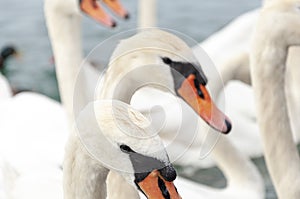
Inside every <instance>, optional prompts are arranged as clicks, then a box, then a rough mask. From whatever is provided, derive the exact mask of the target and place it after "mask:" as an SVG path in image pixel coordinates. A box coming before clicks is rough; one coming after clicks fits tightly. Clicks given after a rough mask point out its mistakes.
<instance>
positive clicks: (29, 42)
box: [0, 0, 261, 100]
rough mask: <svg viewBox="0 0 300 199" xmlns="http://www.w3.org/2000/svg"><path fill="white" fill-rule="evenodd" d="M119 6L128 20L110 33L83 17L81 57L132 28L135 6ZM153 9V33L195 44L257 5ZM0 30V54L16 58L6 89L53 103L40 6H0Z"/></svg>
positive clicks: (191, 1) (37, 2)
mask: <svg viewBox="0 0 300 199" xmlns="http://www.w3.org/2000/svg"><path fill="white" fill-rule="evenodd" d="M122 2H123V4H124V6H125V7H126V8H127V9H128V10H129V12H130V14H131V15H130V16H131V18H130V20H129V21H121V20H118V22H119V23H118V26H117V28H115V29H107V28H104V27H102V26H101V25H99V24H96V23H95V22H94V21H92V19H89V18H88V17H83V35H82V36H83V48H84V52H85V54H87V53H88V52H90V51H91V50H92V49H93V48H94V47H95V46H96V45H97V44H99V43H100V42H101V41H103V40H105V39H107V38H108V37H109V36H110V35H112V34H116V33H118V32H120V31H123V30H128V29H131V28H135V27H136V24H137V22H136V19H137V3H138V1H128V0H123V1H122ZM157 3H158V25H159V27H163V28H171V29H174V30H177V31H180V32H183V33H184V34H186V35H188V36H190V37H192V38H193V39H194V40H196V41H198V42H201V41H202V40H204V39H205V38H207V37H208V36H209V35H210V34H212V33H214V32H216V31H217V30H219V29H220V28H222V27H223V26H224V25H226V24H227V23H228V22H230V21H231V20H232V19H234V18H236V17H237V16H239V15H240V14H242V13H244V12H246V11H249V10H252V9H254V8H258V7H259V6H260V4H261V0H251V1H248V0H226V1H224V0H210V1H207V0H187V1H180V0H163V1H157ZM7 8H9V9H7ZM95 24H96V25H95ZM0 27H1V31H0V48H1V47H3V46H4V45H7V44H12V45H14V46H16V47H17V49H18V51H19V52H20V53H21V55H22V56H21V59H19V60H16V59H10V60H9V62H8V63H7V66H6V74H7V77H8V79H9V82H10V83H11V85H12V87H13V88H14V89H15V90H32V91H35V92H39V93H42V94H45V95H47V96H49V97H51V98H53V99H55V100H59V94H58V88H57V82H56V77H55V66H54V63H53V58H52V52H51V46H50V42H49V38H48V35H47V29H46V26H45V19H44V14H43V1H42V0H26V1H20V0H9V1H3V0H2V1H1V3H0Z"/></svg>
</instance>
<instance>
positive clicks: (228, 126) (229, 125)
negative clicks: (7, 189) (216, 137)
mask: <svg viewBox="0 0 300 199" xmlns="http://www.w3.org/2000/svg"><path fill="white" fill-rule="evenodd" d="M225 124H226V128H227V130H226V132H224V133H225V134H227V133H229V132H230V131H231V128H232V125H231V122H230V121H228V120H227V119H225Z"/></svg>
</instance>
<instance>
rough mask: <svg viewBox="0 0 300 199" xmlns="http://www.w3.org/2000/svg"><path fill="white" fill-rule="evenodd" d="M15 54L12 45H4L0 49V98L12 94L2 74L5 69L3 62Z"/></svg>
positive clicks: (15, 51) (8, 96)
mask: <svg viewBox="0 0 300 199" xmlns="http://www.w3.org/2000/svg"><path fill="white" fill-rule="evenodd" d="M15 56H17V50H16V48H15V47H14V46H10V45H9V46H5V47H3V48H2V49H1V56H0V71H1V73H0V91H1V93H0V100H3V99H7V98H10V97H11V96H12V90H11V88H10V85H9V82H8V81H7V79H6V78H5V76H4V75H3V74H2V72H3V70H4V69H5V62H6V61H7V60H8V59H9V58H11V57H15Z"/></svg>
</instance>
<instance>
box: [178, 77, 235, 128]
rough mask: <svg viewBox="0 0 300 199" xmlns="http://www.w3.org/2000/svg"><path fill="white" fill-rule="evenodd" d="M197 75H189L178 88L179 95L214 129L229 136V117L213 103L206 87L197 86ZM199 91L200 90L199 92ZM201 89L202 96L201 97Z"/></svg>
mask: <svg viewBox="0 0 300 199" xmlns="http://www.w3.org/2000/svg"><path fill="white" fill-rule="evenodd" d="M195 78H196V77H195V75H194V74H191V75H189V76H188V77H187V78H186V79H185V80H184V81H183V82H182V84H181V87H180V88H178V90H177V92H178V94H179V95H180V96H181V97H182V98H183V99H184V100H185V101H186V102H187V103H188V104H189V105H190V106H191V107H192V108H193V109H194V111H196V113H197V114H198V115H199V116H200V117H201V118H202V119H203V120H204V121H205V122H206V123H208V124H209V125H210V126H211V127H212V128H214V129H216V130H217V131H220V132H222V133H224V134H227V133H229V132H230V130H231V122H230V120H229V119H228V117H227V116H225V115H224V113H222V111H220V110H219V109H218V107H217V106H216V105H215V104H214V103H213V101H212V100H211V97H210V95H209V93H208V91H207V90H206V88H205V86H204V85H202V84H200V85H195V81H194V80H195ZM197 89H198V90H197ZM199 89H200V92H201V96H200V95H199Z"/></svg>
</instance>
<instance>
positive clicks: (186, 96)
mask: <svg viewBox="0 0 300 199" xmlns="http://www.w3.org/2000/svg"><path fill="white" fill-rule="evenodd" d="M114 65H115V66H114ZM106 76H108V77H107V80H108V81H109V82H110V83H109V84H110V85H109V86H111V85H112V86H114V85H113V84H119V85H120V86H119V87H118V86H115V89H109V90H110V91H109V92H114V93H120V92H125V90H126V92H127V89H123V88H122V86H124V85H125V83H123V82H121V80H123V79H126V78H127V79H128V81H127V82H129V84H128V85H129V86H130V87H133V86H135V87H136V89H138V87H142V86H145V85H146V84H145V82H148V83H149V84H148V85H146V86H153V87H157V85H163V86H164V87H166V90H169V91H173V92H174V91H175V94H176V95H177V96H178V97H180V98H182V99H183V100H184V101H185V102H186V103H187V104H188V105H189V106H190V107H191V108H192V109H193V110H194V111H195V112H196V113H197V114H198V115H199V116H200V117H201V118H202V119H203V120H204V121H205V122H206V123H208V124H209V125H210V126H211V127H213V128H214V129H216V130H218V131H220V132H222V133H225V134H226V133H229V132H230V130H231V122H230V120H229V119H228V117H227V116H225V114H223V113H222V112H221V111H220V110H219V109H218V108H217V106H216V105H215V104H214V102H213V100H212V99H211V97H210V95H209V92H208V90H207V88H206V85H207V81H208V80H207V78H206V76H205V74H204V72H203V71H202V69H201V66H200V64H199V63H198V61H197V59H196V58H195V57H194V55H193V53H192V51H191V49H190V48H189V47H188V46H187V45H186V43H185V42H183V41H182V40H181V39H179V38H178V37H177V36H175V35H173V34H170V33H168V32H165V31H162V30H158V29H149V30H144V31H142V32H141V33H138V34H136V35H135V36H133V37H130V38H128V39H126V40H122V41H121V42H120V44H119V45H118V47H117V48H116V50H115V51H114V53H113V55H112V57H111V61H110V66H109V67H108V70H107V75H106ZM116 79H117V80H118V79H119V80H120V79H121V80H120V81H115V80H116ZM113 82H116V83H113ZM141 82H142V83H143V84H144V85H141ZM161 89H162V90H164V89H163V88H162V87H161ZM107 90H108V89H107ZM112 90H115V91H112ZM133 90H134V89H133ZM99 93H101V92H99ZM112 97H113V98H114V96H112Z"/></svg>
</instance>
